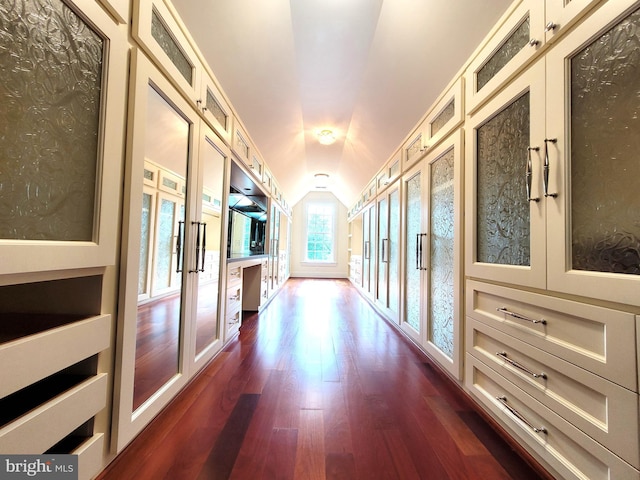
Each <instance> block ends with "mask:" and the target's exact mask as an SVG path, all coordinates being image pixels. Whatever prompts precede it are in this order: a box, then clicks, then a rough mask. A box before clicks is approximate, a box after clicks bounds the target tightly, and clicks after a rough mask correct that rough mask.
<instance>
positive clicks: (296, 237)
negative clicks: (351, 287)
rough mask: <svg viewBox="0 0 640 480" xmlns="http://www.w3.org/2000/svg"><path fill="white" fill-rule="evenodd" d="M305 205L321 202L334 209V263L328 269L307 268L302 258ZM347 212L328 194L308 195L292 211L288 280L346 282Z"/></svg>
mask: <svg viewBox="0 0 640 480" xmlns="http://www.w3.org/2000/svg"><path fill="white" fill-rule="evenodd" d="M309 202H325V203H331V204H333V205H335V209H336V210H335V211H336V215H337V222H336V223H337V225H336V227H337V229H336V255H335V258H336V263H334V264H328V265H318V264H308V263H305V262H304V256H305V241H306V235H305V227H306V218H307V216H306V210H307V204H308V203H309ZM348 234H349V226H348V224H347V208H346V207H345V206H344V205H343V204H342V203H340V201H339V200H338V199H337V198H336V196H335V195H334V194H333V193H331V192H309V193H308V194H307V195H306V196H305V197H304V198H302V200H300V201H299V202H298V203H296V204H295V206H294V207H293V221H292V224H291V276H292V277H308V278H347V276H348V252H347V245H348Z"/></svg>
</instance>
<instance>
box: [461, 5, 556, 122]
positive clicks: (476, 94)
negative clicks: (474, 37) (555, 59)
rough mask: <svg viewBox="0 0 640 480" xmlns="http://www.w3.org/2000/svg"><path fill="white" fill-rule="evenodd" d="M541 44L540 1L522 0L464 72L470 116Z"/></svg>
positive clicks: (467, 107) (514, 73)
mask: <svg viewBox="0 0 640 480" xmlns="http://www.w3.org/2000/svg"><path fill="white" fill-rule="evenodd" d="M544 41H545V35H544V1H543V0H523V1H522V2H521V3H520V4H517V6H516V7H515V8H513V10H511V11H510V12H508V13H507V14H505V17H503V21H501V23H500V24H499V27H497V30H495V32H494V33H493V35H492V36H491V38H490V39H489V40H488V42H487V43H486V44H485V45H484V46H483V47H482V48H481V49H480V51H479V52H478V53H477V55H476V56H475V57H474V59H473V60H472V61H471V63H470V64H469V68H468V69H467V73H466V80H465V85H466V98H465V102H466V109H467V113H473V112H474V111H475V110H476V109H477V108H478V107H479V106H480V105H481V104H482V103H484V102H485V101H486V100H488V99H489V98H490V97H491V96H492V95H494V94H496V93H497V92H498V90H499V89H500V88H502V87H503V86H504V85H505V84H506V83H507V82H509V81H510V80H511V79H512V78H514V76H515V75H517V74H518V73H519V72H520V71H521V70H522V69H523V68H524V66H525V65H526V64H527V62H529V61H530V60H531V59H532V58H533V56H534V55H535V54H536V53H537V52H538V50H539V49H540V47H541V46H542V45H543V44H544Z"/></svg>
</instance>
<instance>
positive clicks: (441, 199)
mask: <svg viewBox="0 0 640 480" xmlns="http://www.w3.org/2000/svg"><path fill="white" fill-rule="evenodd" d="M461 148H462V132H460V131H458V132H456V133H455V134H453V135H452V136H451V137H450V138H449V139H447V140H446V141H445V142H444V143H443V144H441V145H440V146H439V147H438V148H437V149H435V150H433V151H431V152H430V153H429V154H428V155H427V157H426V159H425V162H426V164H427V165H428V172H429V201H428V204H427V205H428V209H429V235H428V237H427V238H428V247H427V249H428V251H427V255H428V261H427V266H428V271H427V274H428V282H427V285H428V286H427V288H428V292H427V298H428V301H427V305H428V306H427V309H426V310H427V324H428V327H427V331H426V336H427V339H426V344H425V348H426V349H427V351H429V353H431V355H432V356H433V357H434V358H435V359H436V360H437V361H438V362H439V363H440V364H441V365H442V366H443V367H445V368H446V369H447V370H449V371H450V372H451V373H452V374H453V375H454V376H455V377H456V378H461V377H460V375H461V371H460V365H461V361H460V356H461V354H462V351H461V339H460V331H461V329H460V325H461V322H462V308H461V303H462V288H461V277H462V270H461V265H460V257H461V254H462V250H461V245H462V239H461V236H462V235H461V234H462V228H461V224H462V222H461V218H462V215H461V209H462V204H461V191H462V185H461V183H460V179H461V173H460V172H461V165H460V164H461V155H462V152H461Z"/></svg>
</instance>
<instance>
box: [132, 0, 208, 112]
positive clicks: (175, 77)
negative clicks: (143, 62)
mask: <svg viewBox="0 0 640 480" xmlns="http://www.w3.org/2000/svg"><path fill="white" fill-rule="evenodd" d="M132 34H133V37H134V38H135V39H136V41H137V42H138V43H139V44H140V45H141V46H142V47H143V49H144V51H145V52H146V53H147V55H149V57H150V58H151V59H152V60H153V61H154V63H155V64H156V66H157V67H158V68H160V70H162V71H163V72H164V74H165V75H167V76H168V77H169V79H171V81H172V83H173V84H174V85H175V86H176V87H178V89H179V90H180V91H181V92H182V93H183V94H184V95H185V96H186V98H188V99H189V101H190V102H192V103H193V105H194V106H195V105H197V101H198V100H200V99H201V94H200V76H201V73H202V66H201V64H200V61H199V60H198V56H197V54H196V52H195V51H194V49H193V47H192V46H191V45H190V43H189V41H188V40H187V37H186V36H185V34H184V32H183V31H182V29H181V26H180V24H179V23H178V21H177V20H176V19H175V17H174V16H173V15H172V13H171V12H170V11H169V9H168V8H167V6H166V5H165V4H164V2H163V1H162V0H136V1H134V6H133V28H132Z"/></svg>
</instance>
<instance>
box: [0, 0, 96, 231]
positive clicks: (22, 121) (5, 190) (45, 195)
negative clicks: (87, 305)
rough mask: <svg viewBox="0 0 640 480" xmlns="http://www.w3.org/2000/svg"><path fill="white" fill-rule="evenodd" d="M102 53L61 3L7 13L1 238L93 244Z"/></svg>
mask: <svg viewBox="0 0 640 480" xmlns="http://www.w3.org/2000/svg"><path fill="white" fill-rule="evenodd" d="M103 50H104V42H103V40H102V39H101V38H100V37H99V36H98V35H97V34H96V33H95V32H94V31H92V30H91V28H90V27H89V26H88V25H87V24H86V23H84V22H83V21H82V19H81V18H80V17H78V16H77V15H76V14H75V13H74V12H73V11H72V10H70V9H69V8H68V7H67V6H65V4H64V3H63V2H61V1H60V0H14V1H11V2H2V3H1V4H0V90H1V91H2V94H1V99H2V106H1V107H0V155H1V158H2V160H1V162H2V163H1V164H0V238H9V239H20V240H65V241H91V240H93V231H94V210H95V205H96V177H97V164H98V160H97V152H98V137H99V132H100V124H99V123H100V122H99V121H100V99H101V84H102V60H103V55H104V53H103Z"/></svg>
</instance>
